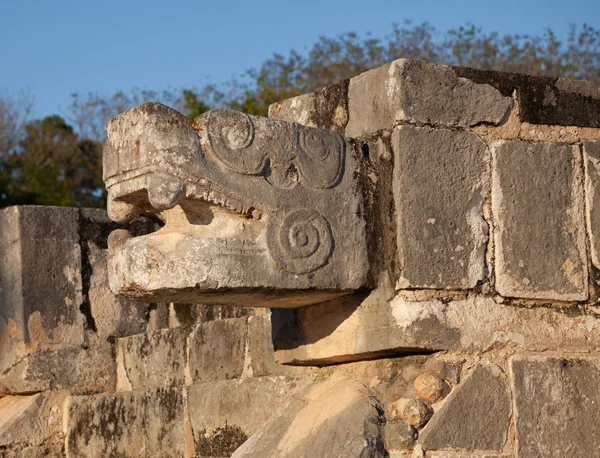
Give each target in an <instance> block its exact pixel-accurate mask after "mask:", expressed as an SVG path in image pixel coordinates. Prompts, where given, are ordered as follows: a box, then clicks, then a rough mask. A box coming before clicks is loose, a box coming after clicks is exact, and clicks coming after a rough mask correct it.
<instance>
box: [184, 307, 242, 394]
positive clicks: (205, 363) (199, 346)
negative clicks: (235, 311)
mask: <svg viewBox="0 0 600 458" xmlns="http://www.w3.org/2000/svg"><path fill="white" fill-rule="evenodd" d="M247 334H248V328H247V320H246V318H228V319H225V320H219V321H209V322H208V323H202V324H201V325H199V326H198V327H197V328H196V329H195V330H194V332H193V333H192V334H191V335H190V338H189V339H190V340H189V349H190V350H189V363H188V364H189V371H190V376H191V380H193V382H194V383H199V382H210V381H213V380H227V379H234V378H238V377H240V376H241V375H242V372H243V370H244V360H245V355H246V345H247Z"/></svg>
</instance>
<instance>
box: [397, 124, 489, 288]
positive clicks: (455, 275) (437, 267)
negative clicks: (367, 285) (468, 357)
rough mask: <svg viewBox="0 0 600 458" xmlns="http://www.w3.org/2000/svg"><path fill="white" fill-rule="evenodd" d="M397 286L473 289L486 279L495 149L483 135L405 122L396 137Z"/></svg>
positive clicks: (398, 129)
mask: <svg viewBox="0 0 600 458" xmlns="http://www.w3.org/2000/svg"><path fill="white" fill-rule="evenodd" d="M392 147H393V150H394V156H395V162H394V184H393V192H394V199H395V203H396V218H397V227H398V256H399V258H400V266H399V268H400V272H401V277H400V279H399V281H398V284H397V288H409V287H411V288H419V287H420V288H436V289H469V288H473V287H475V285H476V284H477V282H478V281H481V280H483V278H484V274H485V248H486V245H487V241H488V226H487V223H486V222H485V220H484V217H483V206H484V200H485V199H486V198H487V195H488V186H489V177H488V175H489V168H488V163H489V159H488V154H489V153H488V149H487V147H486V145H485V143H484V142H483V141H482V140H481V139H479V137H477V136H476V135H474V134H472V133H467V132H457V131H453V130H446V129H431V128H419V127H412V126H400V127H398V128H396V130H395V131H394V135H393V137H392Z"/></svg>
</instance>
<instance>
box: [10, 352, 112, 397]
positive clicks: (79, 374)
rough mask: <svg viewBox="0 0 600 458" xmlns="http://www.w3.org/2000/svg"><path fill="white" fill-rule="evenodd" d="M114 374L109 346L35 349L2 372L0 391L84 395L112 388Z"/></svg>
mask: <svg viewBox="0 0 600 458" xmlns="http://www.w3.org/2000/svg"><path fill="white" fill-rule="evenodd" d="M116 373H117V367H116V363H115V358H114V354H113V350H112V348H111V346H110V345H101V346H94V347H90V348H88V349H83V348H77V347H70V348H69V347H67V348H62V349H58V350H43V351H36V352H32V353H29V354H27V355H25V356H24V357H22V358H21V359H19V361H18V362H17V363H15V364H14V365H13V366H11V367H10V368H9V369H7V370H6V371H5V372H3V373H2V376H1V377H0V393H2V392H3V393H17V394H18V393H31V392H36V391H46V390H52V391H57V390H69V391H71V392H73V393H78V394H83V393H100V392H104V391H113V390H114V389H115V386H116V378H117V377H116Z"/></svg>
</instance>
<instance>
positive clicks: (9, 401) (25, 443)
mask: <svg viewBox="0 0 600 458" xmlns="http://www.w3.org/2000/svg"><path fill="white" fill-rule="evenodd" d="M67 397H68V395H67V393H65V392H61V393H45V394H41V393H38V394H34V395H31V396H5V397H3V398H0V456H3V457H4V456H7V455H9V456H10V454H9V453H8V450H11V449H12V450H15V449H19V452H20V453H21V455H18V453H16V450H15V456H43V455H41V454H40V455H35V454H33V453H29V455H28V454H27V452H23V451H22V449H24V448H27V447H35V446H42V445H49V444H51V443H53V442H60V440H61V438H62V431H63V407H64V404H65V402H66V400H67ZM42 449H43V447H42ZM5 450H6V451H5Z"/></svg>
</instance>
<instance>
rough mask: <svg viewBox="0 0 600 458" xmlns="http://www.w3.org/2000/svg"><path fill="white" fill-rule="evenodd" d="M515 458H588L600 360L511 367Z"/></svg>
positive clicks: (598, 418)
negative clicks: (515, 441) (566, 457)
mask: <svg viewBox="0 0 600 458" xmlns="http://www.w3.org/2000/svg"><path fill="white" fill-rule="evenodd" d="M511 369H512V379H513V387H514V392H515V406H516V415H515V420H516V425H517V427H516V430H517V449H518V452H517V455H518V457H519V458H541V457H544V458H563V457H565V456H569V457H582V458H583V457H592V456H597V455H598V450H600V429H598V424H600V408H599V407H598V406H600V394H599V392H598V386H599V384H600V360H598V359H581V358H569V357H542V356H540V357H529V358H527V357H521V358H514V359H513V360H512V362H511Z"/></svg>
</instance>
